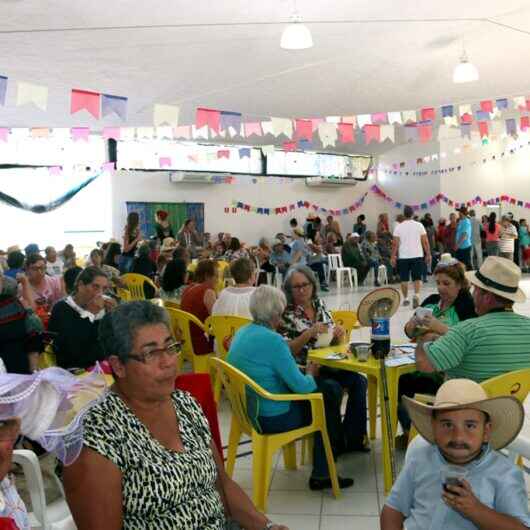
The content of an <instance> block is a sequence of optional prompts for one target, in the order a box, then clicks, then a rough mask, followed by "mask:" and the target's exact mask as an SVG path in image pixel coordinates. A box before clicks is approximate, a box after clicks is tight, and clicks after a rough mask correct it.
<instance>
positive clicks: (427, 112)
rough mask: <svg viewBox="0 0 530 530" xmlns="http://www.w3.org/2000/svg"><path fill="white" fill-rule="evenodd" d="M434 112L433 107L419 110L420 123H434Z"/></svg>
mask: <svg viewBox="0 0 530 530" xmlns="http://www.w3.org/2000/svg"><path fill="white" fill-rule="evenodd" d="M435 117H436V111H435V110H434V108H433V107H425V108H423V109H421V121H434V118H435Z"/></svg>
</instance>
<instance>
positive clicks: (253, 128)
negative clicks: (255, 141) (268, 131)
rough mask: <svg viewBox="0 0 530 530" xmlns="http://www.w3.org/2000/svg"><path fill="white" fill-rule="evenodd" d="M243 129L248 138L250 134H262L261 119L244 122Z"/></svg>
mask: <svg viewBox="0 0 530 530" xmlns="http://www.w3.org/2000/svg"><path fill="white" fill-rule="evenodd" d="M243 131H244V133H245V137H246V138H248V137H249V136H252V135H253V134H255V135H256V136H261V135H262V131H261V123H260V122H259V121H257V122H251V123H244V124H243Z"/></svg>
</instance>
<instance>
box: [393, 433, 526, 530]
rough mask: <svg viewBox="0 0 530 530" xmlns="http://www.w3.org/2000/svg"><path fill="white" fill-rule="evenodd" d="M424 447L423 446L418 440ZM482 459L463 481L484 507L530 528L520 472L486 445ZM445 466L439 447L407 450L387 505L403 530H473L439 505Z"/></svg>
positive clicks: (442, 502)
mask: <svg viewBox="0 0 530 530" xmlns="http://www.w3.org/2000/svg"><path fill="white" fill-rule="evenodd" d="M422 441H423V440H422ZM483 449H484V450H483V454H482V455H481V456H480V457H479V458H478V459H476V460H474V461H472V462H471V463H469V464H467V465H466V466H465V467H466V469H467V475H466V480H467V482H469V484H470V485H471V489H472V490H473V493H474V495H475V496H476V497H477V498H478V499H479V501H480V502H481V503H482V504H485V505H486V506H488V508H491V509H492V510H495V511H496V512H499V513H503V514H505V515H510V516H512V517H515V518H516V519H518V520H519V521H521V523H522V524H524V525H525V526H530V516H529V513H528V498H527V493H526V486H525V481H524V477H523V472H522V470H521V469H520V468H518V467H517V466H515V465H514V464H512V463H511V462H510V461H509V460H508V459H507V458H506V457H504V456H503V455H502V454H501V453H498V452H497V451H493V450H492V449H491V448H490V447H489V445H484V448H483ZM446 464H447V462H446V460H445V459H444V458H443V456H442V454H441V453H440V451H439V449H438V447H437V446H436V445H433V444H427V443H426V442H423V443H421V444H420V443H418V444H416V445H415V446H411V451H410V452H409V453H408V454H407V459H406V461H405V465H404V467H403V469H402V471H401V473H400V474H399V477H398V479H397V481H396V483H395V484H394V487H393V488H392V491H391V492H390V495H389V497H388V498H387V500H386V503H385V504H387V505H388V506H389V507H391V508H393V509H394V510H397V511H398V512H400V513H402V514H403V516H404V517H405V526H406V528H407V530H477V529H478V527H477V526H476V525H474V524H473V523H472V522H471V521H470V520H469V519H467V518H465V517H464V516H463V515H460V514H459V513H458V512H457V511H455V510H453V509H452V508H450V507H449V506H447V504H445V503H444V501H443V499H442V490H443V486H442V475H441V473H442V470H443V468H444V466H445V465H446Z"/></svg>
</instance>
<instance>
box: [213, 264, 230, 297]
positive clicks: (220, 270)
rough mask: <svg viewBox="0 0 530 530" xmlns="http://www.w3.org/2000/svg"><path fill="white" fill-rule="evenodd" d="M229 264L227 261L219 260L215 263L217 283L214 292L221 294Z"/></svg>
mask: <svg viewBox="0 0 530 530" xmlns="http://www.w3.org/2000/svg"><path fill="white" fill-rule="evenodd" d="M229 266H230V263H228V261H224V260H219V261H218V262H217V283H216V284H215V291H216V292H217V293H219V292H221V291H222V290H223V289H224V286H225V275H226V271H227V269H228V267H229Z"/></svg>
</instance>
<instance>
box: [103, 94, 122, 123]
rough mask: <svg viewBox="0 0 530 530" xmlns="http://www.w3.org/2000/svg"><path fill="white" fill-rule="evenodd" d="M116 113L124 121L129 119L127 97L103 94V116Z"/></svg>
mask: <svg viewBox="0 0 530 530" xmlns="http://www.w3.org/2000/svg"><path fill="white" fill-rule="evenodd" d="M113 112H115V113H116V115H117V116H119V117H120V118H121V119H122V120H123V121H126V120H127V98H125V97H122V96H109V95H108V94H101V115H102V116H103V118H104V117H105V116H108V115H109V114H112V113H113Z"/></svg>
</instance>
